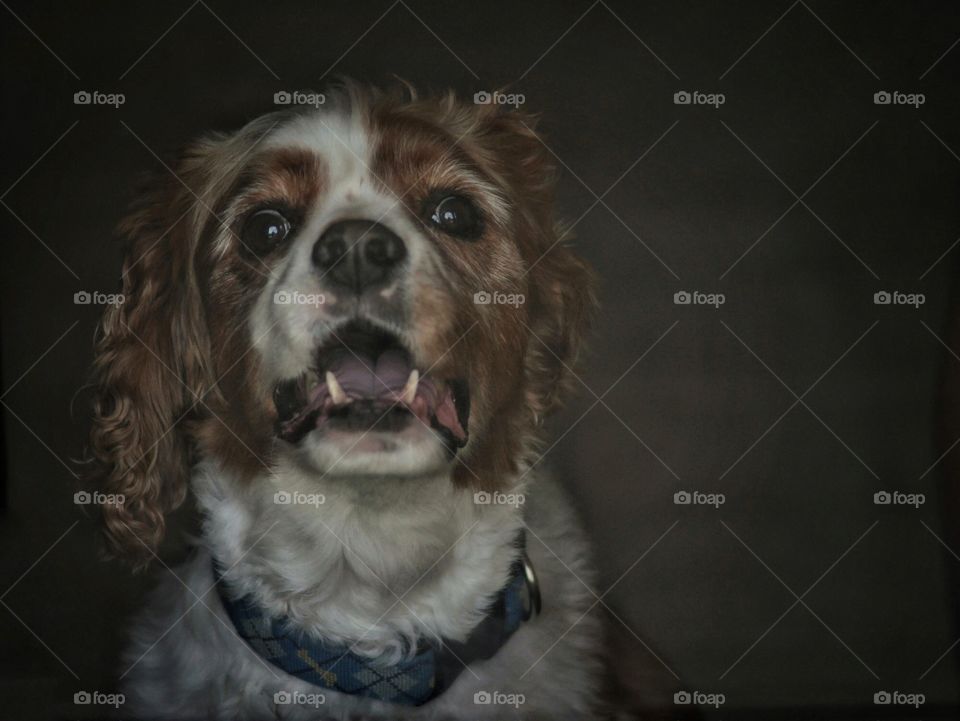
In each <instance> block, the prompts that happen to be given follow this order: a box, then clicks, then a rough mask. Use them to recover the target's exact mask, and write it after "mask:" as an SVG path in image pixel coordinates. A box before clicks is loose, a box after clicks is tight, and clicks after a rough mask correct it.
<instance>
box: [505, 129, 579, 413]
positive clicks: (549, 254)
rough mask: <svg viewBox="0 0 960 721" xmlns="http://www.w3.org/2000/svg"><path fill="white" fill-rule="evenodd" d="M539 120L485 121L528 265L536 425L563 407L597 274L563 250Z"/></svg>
mask: <svg viewBox="0 0 960 721" xmlns="http://www.w3.org/2000/svg"><path fill="white" fill-rule="evenodd" d="M536 124H537V118H536V117H534V116H531V115H527V114H524V113H519V112H500V113H498V114H497V115H496V116H495V117H493V118H491V122H490V133H491V135H492V137H494V138H495V139H496V144H495V147H496V148H497V150H498V154H499V157H501V158H504V159H505V161H507V163H508V164H507V165H506V166H505V167H504V169H503V173H504V175H505V176H506V177H507V178H509V180H510V185H511V186H512V187H513V193H512V195H513V198H515V199H516V202H517V203H518V210H519V214H518V215H519V223H518V225H519V227H518V232H517V238H516V239H517V242H518V243H519V245H520V248H521V252H522V253H523V256H524V258H525V260H526V261H527V263H528V264H529V268H530V270H529V278H530V290H531V297H530V298H528V299H527V302H528V303H530V304H531V307H530V311H531V312H530V324H531V325H530V328H531V330H532V331H533V333H534V334H535V337H533V338H531V339H530V342H529V344H528V350H527V378H528V386H527V403H528V407H529V408H530V410H531V411H532V412H533V413H534V415H535V417H536V419H537V420H538V421H540V420H542V419H543V417H544V416H547V415H549V414H550V413H552V412H553V411H555V410H557V408H558V407H559V406H560V405H561V403H562V402H563V400H564V399H565V397H566V395H567V394H568V392H569V391H570V389H571V386H572V385H573V383H572V381H573V378H574V376H573V372H575V370H576V367H577V362H578V359H579V357H580V352H581V349H582V347H583V341H584V339H585V336H586V333H587V329H588V327H589V325H590V321H591V319H592V316H593V313H594V311H595V310H596V307H597V300H596V295H595V287H596V275H595V273H594V271H593V269H592V268H591V267H590V265H589V264H588V263H587V262H586V261H584V260H583V259H581V258H580V257H579V256H578V255H577V254H576V253H574V251H573V250H572V249H571V248H570V247H569V245H568V243H569V242H570V241H572V240H573V238H572V235H571V234H570V233H568V232H566V230H565V228H564V227H563V226H562V225H561V224H558V223H557V222H556V221H555V214H556V213H555V210H556V209H555V207H554V200H555V198H554V191H555V186H556V182H557V171H556V168H555V164H554V162H553V160H552V156H551V154H550V151H549V150H548V149H547V147H546V145H545V144H544V143H543V141H542V140H541V138H540V136H539V135H538V134H537V131H536Z"/></svg>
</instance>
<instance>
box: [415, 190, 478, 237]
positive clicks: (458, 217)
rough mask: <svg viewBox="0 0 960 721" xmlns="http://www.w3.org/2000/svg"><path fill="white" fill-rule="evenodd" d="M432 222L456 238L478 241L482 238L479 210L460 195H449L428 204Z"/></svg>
mask: <svg viewBox="0 0 960 721" xmlns="http://www.w3.org/2000/svg"><path fill="white" fill-rule="evenodd" d="M428 213H429V216H430V222H431V223H433V225H434V226H436V227H437V228H438V229H439V230H442V231H443V232H444V233H446V234H447V235H452V236H453V237H454V238H462V239H464V240H476V239H477V238H478V237H479V236H480V230H481V228H480V216H479V213H477V209H476V208H475V207H474V206H473V203H471V202H470V201H469V200H467V199H466V198H464V197H462V196H460V195H448V196H446V197H445V198H442V199H440V200H438V201H433V202H430V203H428Z"/></svg>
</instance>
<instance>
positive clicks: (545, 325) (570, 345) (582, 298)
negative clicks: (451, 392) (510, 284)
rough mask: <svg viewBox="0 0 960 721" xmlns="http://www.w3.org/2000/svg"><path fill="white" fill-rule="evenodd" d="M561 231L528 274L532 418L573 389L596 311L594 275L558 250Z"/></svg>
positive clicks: (562, 249)
mask: <svg viewBox="0 0 960 721" xmlns="http://www.w3.org/2000/svg"><path fill="white" fill-rule="evenodd" d="M562 233H563V229H562V228H555V229H554V230H553V232H552V233H551V234H550V238H551V239H552V240H551V241H550V242H551V243H556V244H555V245H554V246H553V247H552V248H550V249H549V250H546V254H545V255H543V257H542V259H541V260H540V262H539V263H537V265H536V266H535V267H534V268H533V270H531V271H530V275H531V276H532V278H533V282H532V283H531V286H532V287H534V288H535V291H536V293H535V295H536V306H535V307H534V309H533V313H534V314H535V315H533V316H532V317H531V322H532V325H531V328H532V329H533V331H534V333H536V337H535V338H533V339H531V341H530V344H529V349H528V362H527V368H528V373H529V374H530V393H529V396H530V397H529V401H530V403H531V406H532V407H533V408H534V409H535V411H536V413H537V415H538V417H542V416H545V415H548V414H550V413H551V412H553V411H554V410H556V409H557V408H558V407H559V406H560V405H561V404H562V402H563V400H564V399H565V396H566V395H567V394H568V393H569V391H570V390H571V387H572V386H575V385H576V383H575V382H574V374H575V373H579V372H580V371H579V370H578V363H579V360H580V355H581V351H582V349H583V345H584V340H585V337H586V334H587V331H588V329H589V326H590V321H591V320H592V316H593V313H594V311H595V310H596V306H597V300H596V295H595V287H596V276H595V273H594V271H593V269H592V268H591V267H590V266H589V265H588V264H587V262H586V261H585V260H583V259H582V258H580V257H579V256H578V255H577V254H576V253H574V251H573V250H572V249H571V248H570V247H569V246H567V245H564V241H563V240H559V239H560V238H562V237H563V235H562Z"/></svg>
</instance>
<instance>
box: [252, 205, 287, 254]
mask: <svg viewBox="0 0 960 721" xmlns="http://www.w3.org/2000/svg"><path fill="white" fill-rule="evenodd" d="M289 234H290V222H289V221H288V220H287V219H286V218H284V217H283V216H282V215H281V214H280V213H278V212H277V211H276V210H258V211H257V212H256V213H254V214H253V215H251V216H250V217H249V218H247V222H246V223H244V225H243V231H242V232H241V234H240V239H241V240H242V241H243V244H244V245H245V246H246V247H247V248H249V249H250V250H251V251H253V252H254V253H257V254H261V253H269V252H270V251H271V250H273V249H274V248H276V247H277V246H278V245H279V244H280V243H281V242H283V240H284V238H286V237H287V236H288V235H289Z"/></svg>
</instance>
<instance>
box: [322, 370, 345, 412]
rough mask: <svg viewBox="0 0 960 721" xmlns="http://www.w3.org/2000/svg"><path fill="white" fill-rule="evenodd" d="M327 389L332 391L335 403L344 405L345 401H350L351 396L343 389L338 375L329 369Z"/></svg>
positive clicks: (331, 395)
mask: <svg viewBox="0 0 960 721" xmlns="http://www.w3.org/2000/svg"><path fill="white" fill-rule="evenodd" d="M326 377H327V390H328V391H329V392H330V398H331V399H332V400H333V402H334V404H335V405H338V406H342V405H343V404H344V403H349V402H350V398H349V397H348V396H347V394H346V392H345V391H344V390H343V387H342V386H341V385H340V382H339V381H338V380H337V377H336V376H335V375H334V374H333V371H327V376H326Z"/></svg>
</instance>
